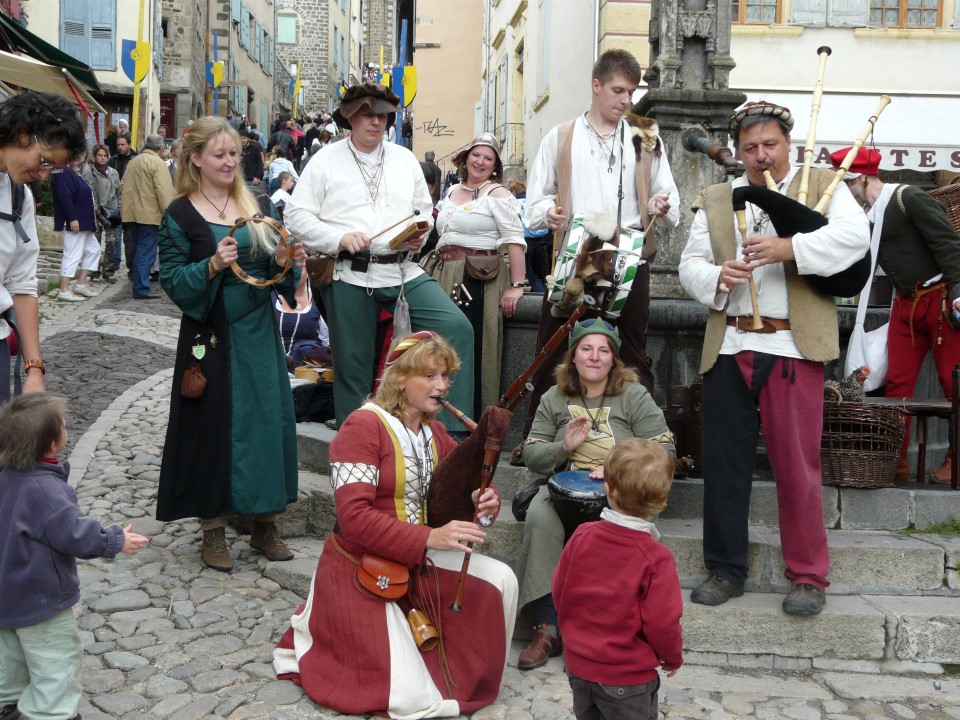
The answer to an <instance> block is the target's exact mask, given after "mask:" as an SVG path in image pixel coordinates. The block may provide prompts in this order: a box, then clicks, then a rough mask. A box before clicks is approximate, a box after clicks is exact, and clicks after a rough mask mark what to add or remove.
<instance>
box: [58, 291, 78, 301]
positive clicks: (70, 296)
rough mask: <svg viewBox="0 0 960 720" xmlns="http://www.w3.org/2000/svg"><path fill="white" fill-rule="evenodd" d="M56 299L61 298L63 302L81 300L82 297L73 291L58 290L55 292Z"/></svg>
mask: <svg viewBox="0 0 960 720" xmlns="http://www.w3.org/2000/svg"><path fill="white" fill-rule="evenodd" d="M57 300H63V301H65V302H83V298H82V297H80V296H79V295H75V294H74V293H72V292H70V291H67V292H63V291H60V292H58V293H57Z"/></svg>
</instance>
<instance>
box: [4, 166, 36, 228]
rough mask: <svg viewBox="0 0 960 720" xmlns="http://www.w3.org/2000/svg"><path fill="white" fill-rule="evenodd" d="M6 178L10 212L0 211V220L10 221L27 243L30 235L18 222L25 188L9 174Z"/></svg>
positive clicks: (24, 196) (21, 212)
mask: <svg viewBox="0 0 960 720" xmlns="http://www.w3.org/2000/svg"><path fill="white" fill-rule="evenodd" d="M7 178H8V179H9V180H10V212H8V213H7V212H0V220H6V221H7V222H12V223H13V228H14V230H16V231H17V235H19V236H20V239H21V240H23V242H25V243H28V242H30V236H29V235H27V231H26V230H24V229H23V225H22V224H21V223H20V218H21V217H22V216H23V202H24V200H25V199H26V195H27V190H26V188H25V187H24V186H23V184H22V183H15V182H14V181H13V178H11V177H10V175H9V174H8V175H7Z"/></svg>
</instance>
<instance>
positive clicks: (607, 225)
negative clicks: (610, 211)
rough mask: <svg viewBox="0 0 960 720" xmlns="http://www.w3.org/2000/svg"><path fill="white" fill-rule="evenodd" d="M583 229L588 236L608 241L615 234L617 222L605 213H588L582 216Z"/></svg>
mask: <svg viewBox="0 0 960 720" xmlns="http://www.w3.org/2000/svg"><path fill="white" fill-rule="evenodd" d="M583 229H584V230H585V231H586V233H587V234H588V235H592V236H593V237H598V238H600V239H601V240H606V241H609V240H612V239H613V236H614V233H616V232H617V220H616V218H614V217H613V216H612V215H607V214H606V213H600V212H588V213H586V214H585V215H584V216H583Z"/></svg>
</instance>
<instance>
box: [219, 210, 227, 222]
mask: <svg viewBox="0 0 960 720" xmlns="http://www.w3.org/2000/svg"><path fill="white" fill-rule="evenodd" d="M220 219H221V220H226V219H227V213H226V212H224V211H223V210H221V211H220Z"/></svg>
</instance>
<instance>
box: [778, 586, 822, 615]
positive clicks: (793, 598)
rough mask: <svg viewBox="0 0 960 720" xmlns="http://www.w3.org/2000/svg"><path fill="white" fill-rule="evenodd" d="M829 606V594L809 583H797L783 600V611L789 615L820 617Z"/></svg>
mask: <svg viewBox="0 0 960 720" xmlns="http://www.w3.org/2000/svg"><path fill="white" fill-rule="evenodd" d="M826 604H827V594H826V593H825V592H824V591H823V590H821V589H820V588H818V587H814V586H813V585H810V584H808V583H797V584H796V585H794V586H793V587H792V588H790V592H788V593H787V596H786V597H785V598H784V599H783V611H784V612H785V613H787V614H788V615H819V614H820V611H821V610H823V606H824V605H826Z"/></svg>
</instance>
